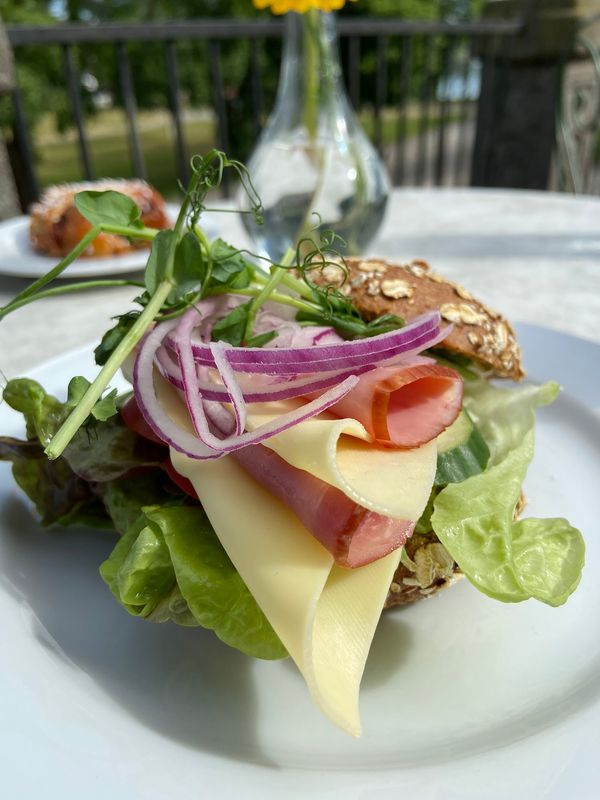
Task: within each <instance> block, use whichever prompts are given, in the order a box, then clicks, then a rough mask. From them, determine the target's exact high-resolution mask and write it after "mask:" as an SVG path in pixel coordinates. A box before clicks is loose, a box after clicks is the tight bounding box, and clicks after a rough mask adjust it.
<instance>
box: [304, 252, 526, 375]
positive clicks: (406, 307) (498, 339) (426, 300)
mask: <svg viewBox="0 0 600 800" xmlns="http://www.w3.org/2000/svg"><path fill="white" fill-rule="evenodd" d="M345 263H346V266H347V268H348V271H347V274H346V272H345V271H344V270H343V269H342V268H339V267H335V266H329V267H325V269H323V270H312V271H311V272H310V273H309V276H310V279H311V280H313V281H314V282H315V283H318V284H319V285H321V286H323V285H332V286H334V287H336V288H337V289H339V291H341V292H342V293H343V294H344V295H346V296H347V297H349V298H350V299H351V300H352V302H353V304H354V305H355V306H356V308H357V309H358V310H359V311H360V313H361V314H362V316H363V317H364V318H365V319H366V320H372V319H375V318H376V317H379V316H381V315H382V314H395V315H396V316H399V317H402V318H403V319H405V320H407V321H410V320H412V319H414V318H415V317H418V316H419V315H420V314H423V313H424V312H426V311H431V310H439V311H440V313H441V315H442V319H443V320H444V321H445V322H448V323H452V325H453V328H452V331H451V332H450V334H449V335H448V336H447V337H446V339H444V341H443V342H442V343H441V344H440V345H439V349H440V350H442V349H443V350H447V351H448V352H450V353H455V354H457V355H460V356H465V357H467V358H469V359H472V360H473V361H475V362H476V363H477V364H479V365H480V366H481V367H483V368H484V369H485V370H489V371H491V372H492V373H493V375H494V376H497V377H503V378H512V379H513V380H517V381H518V380H521V379H522V378H523V377H524V376H525V371H524V369H523V365H522V361H521V349H520V347H519V345H518V343H517V339H516V336H515V332H514V330H513V328H512V326H511V324H510V323H509V322H508V321H507V320H506V319H504V318H503V317H502V316H501V315H500V314H498V313H497V312H495V311H493V310H492V309H490V308H488V307H487V306H485V305H484V304H483V303H482V302H481V301H480V300H477V299H476V298H474V297H473V296H472V295H471V293H470V292H468V291H467V289H465V288H464V287H463V286H461V285H460V284H458V283H454V282H453V281H450V280H448V279H446V278H443V277H442V276H441V275H438V274H437V273H436V272H433V270H432V269H431V268H430V267H429V264H427V262H425V261H411V262H410V263H408V264H398V263H393V262H391V261H386V260H384V259H372V258H371V259H360V258H347V259H345Z"/></svg>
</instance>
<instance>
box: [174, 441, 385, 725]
mask: <svg viewBox="0 0 600 800" xmlns="http://www.w3.org/2000/svg"><path fill="white" fill-rule="evenodd" d="M171 458H172V461H173V466H174V467H175V469H176V470H177V471H178V472H179V473H180V474H181V475H184V476H185V477H186V478H188V480H190V481H191V483H192V484H193V486H194V489H195V490H196V492H197V494H198V496H199V498H200V501H201V502H202V505H203V506H204V509H205V511H206V513H207V515H208V517H209V519H210V521H211V523H212V525H213V527H214V529H215V532H216V534H217V536H218V537H219V539H220V541H221V543H222V545H223V547H224V548H225V550H226V551H227V554H228V555H229V557H230V559H231V560H232V562H233V564H234V566H235V568H236V569H237V570H238V572H239V573H240V575H241V576H242V578H243V580H244V582H245V583H246V585H247V586H248V588H249V589H250V592H251V593H252V594H253V596H254V597H255V599H256V601H257V602H258V604H259V605H260V607H261V608H262V610H263V612H264V614H265V615H266V617H267V618H268V620H269V622H270V623H271V625H272V626H273V628H274V630H275V631H276V632H277V635H278V636H279V638H280V639H281V641H282V642H283V644H284V645H285V647H286V649H287V651H288V653H289V654H290V656H291V657H292V658H293V659H294V661H295V662H296V664H297V666H298V669H299V670H300V672H301V673H302V675H303V676H304V679H305V680H306V683H307V686H308V688H309V691H310V693H311V695H312V697H313V699H314V700H315V702H316V704H317V705H318V706H319V708H320V709H321V710H322V711H323V712H324V713H325V714H326V715H327V716H328V717H329V718H330V719H331V720H332V721H333V722H334V723H335V724H336V725H338V726H339V727H341V728H342V729H343V730H345V731H347V732H348V733H350V734H352V735H353V736H360V717H359V710H358V695H359V687H360V681H361V678H362V674H363V670H364V666H365V661H366V658H367V655H368V652H369V649H370V646H371V641H372V639H373V635H374V633H375V628H376V627H377V623H378V621H379V617H380V615H381V610H382V608H383V604H384V602H385V598H386V595H387V592H388V589H389V586H390V583H391V581H392V577H393V575H394V572H395V570H396V569H397V567H398V563H399V560H400V553H399V551H397V552H395V553H391V554H390V555H389V556H386V557H385V558H383V559H381V560H379V561H376V562H374V563H373V564H369V565H368V566H366V567H361V568H360V569H355V570H348V569H342V568H340V567H337V566H334V562H333V558H332V557H331V556H330V555H329V553H328V552H327V551H326V550H325V549H324V548H323V547H322V546H321V545H320V544H319V543H318V542H317V541H316V540H315V539H314V537H313V536H312V535H311V534H310V533H309V532H308V531H307V530H306V528H304V526H303V525H302V524H301V523H300V521H299V520H298V518H297V517H296V516H295V515H294V514H293V513H292V512H291V511H290V510H289V509H288V508H287V507H286V506H285V505H284V504H283V503H281V502H280V501H279V500H277V499H276V498H274V497H272V496H271V495H270V494H269V493H268V492H267V491H266V490H265V489H263V488H262V487H261V486H259V484H258V483H256V481H254V480H253V479H252V478H251V477H250V476H249V475H248V474H247V473H246V472H244V470H242V469H241V467H239V466H238V464H237V463H236V462H235V461H234V460H233V459H232V458H231V457H230V456H227V457H225V458H222V459H219V460H218V461H210V462H207V461H196V460H193V459H190V458H187V457H186V456H183V455H181V454H180V453H177V452H175V451H173V450H172V451H171Z"/></svg>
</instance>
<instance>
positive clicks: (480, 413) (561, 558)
mask: <svg viewBox="0 0 600 800" xmlns="http://www.w3.org/2000/svg"><path fill="white" fill-rule="evenodd" d="M558 393H559V386H558V385H557V384H555V383H547V384H545V385H543V386H539V387H536V386H526V387H523V388H519V389H498V388H496V387H495V386H493V385H491V384H489V383H488V382H487V381H485V380H476V381H472V382H466V384H465V406H466V408H467V409H468V411H469V413H470V414H471V416H472V418H473V419H474V421H475V423H476V424H477V426H478V428H479V430H480V431H481V433H482V434H483V437H484V438H485V440H486V442H487V444H488V446H489V448H490V453H491V455H490V461H489V464H488V467H487V469H486V470H485V471H484V472H483V473H481V474H480V475H475V476H473V477H471V478H469V479H467V480H466V481H463V482H462V483H459V484H450V485H449V486H447V487H446V488H445V489H443V490H442V491H441V492H440V493H439V494H438V495H437V497H436V498H435V501H434V512H433V514H432V517H431V523H432V527H433V530H434V531H435V533H436V535H437V537H438V538H439V540H440V541H441V542H442V543H443V545H444V546H445V547H446V549H447V550H448V552H449V553H450V555H451V556H452V557H453V558H454V560H455V561H456V563H457V564H458V565H459V566H460V568H461V569H462V571H463V572H464V573H465V575H466V576H467V578H468V579H469V580H470V581H471V583H473V584H474V585H475V586H476V587H477V588H478V589H479V590H480V591H482V592H484V593H485V594H487V595H489V596H490V597H493V598H495V599H497V600H502V601H504V602H519V601H521V600H527V599H529V598H530V597H533V598H536V599H537V600H541V601H542V602H544V603H547V604H549V605H552V606H558V605H561V604H562V603H564V602H565V601H566V600H567V598H568V597H569V595H570V594H571V593H572V592H573V591H574V590H575V588H576V587H577V584H578V583H579V580H580V578H581V571H582V569H583V564H584V554H585V545H584V542H583V538H582V536H581V533H580V532H579V531H578V530H577V529H575V528H573V527H572V526H571V525H570V524H569V523H568V522H567V521H566V520H564V519H524V520H521V521H519V522H515V521H514V512H515V508H516V506H517V503H518V501H519V497H520V493H521V486H522V483H523V480H524V478H525V474H526V472H527V468H528V466H529V463H530V461H531V459H532V457H533V450H534V425H535V410H536V408H537V407H538V406H542V405H546V404H548V403H552V402H553V401H554V400H555V399H556V397H557V395H558Z"/></svg>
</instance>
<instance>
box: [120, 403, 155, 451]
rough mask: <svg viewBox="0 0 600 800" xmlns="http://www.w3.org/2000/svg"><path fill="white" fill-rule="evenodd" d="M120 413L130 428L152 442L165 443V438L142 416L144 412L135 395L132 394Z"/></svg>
mask: <svg viewBox="0 0 600 800" xmlns="http://www.w3.org/2000/svg"><path fill="white" fill-rule="evenodd" d="M119 413H120V414H121V419H122V420H123V422H124V423H125V425H127V427H128V428H131V430H132V431H135V432H136V433H137V434H139V435H140V436H142V437H143V438H144V439H150V441H151V442H156V443H157V444H165V443H164V442H163V440H162V439H161V438H160V437H159V436H157V435H156V434H155V433H154V431H153V430H152V428H151V427H150V425H148V423H147V422H146V420H145V419H144V417H143V416H142V412H141V411H140V407H139V406H138V404H137V400H136V399H135V395H132V396H131V397H130V398H129V400H128V401H127V402H126V403H125V405H124V406H122V407H121V410H120V412H119Z"/></svg>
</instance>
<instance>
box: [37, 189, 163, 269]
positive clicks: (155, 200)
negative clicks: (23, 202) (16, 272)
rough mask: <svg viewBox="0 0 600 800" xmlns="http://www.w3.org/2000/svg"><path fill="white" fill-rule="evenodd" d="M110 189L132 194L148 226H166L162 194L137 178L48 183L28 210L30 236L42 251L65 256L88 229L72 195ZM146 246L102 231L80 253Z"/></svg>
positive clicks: (101, 254)
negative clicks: (49, 184) (57, 184)
mask: <svg viewBox="0 0 600 800" xmlns="http://www.w3.org/2000/svg"><path fill="white" fill-rule="evenodd" d="M108 190H113V191H116V192H121V193H122V194H125V195H127V196H128V197H131V199H132V200H133V201H134V202H135V203H136V204H137V205H138V206H139V208H140V212H141V220H142V222H143V223H144V225H146V227H149V228H158V229H163V228H168V227H169V219H168V216H167V213H166V208H165V201H164V199H163V197H162V196H161V195H160V194H159V192H157V191H156V189H154V188H153V187H152V186H150V185H149V184H147V183H146V182H145V181H140V180H130V181H129V180H103V181H96V182H90V183H70V184H62V185H59V186H51V187H49V188H48V189H46V191H45V192H44V193H43V194H42V197H41V198H40V201H39V202H38V203H35V205H33V206H32V208H31V211H30V224H29V239H30V241H31V244H32V246H33V247H34V249H35V250H37V251H38V252H40V253H43V254H44V255H49V256H56V257H64V256H66V255H67V254H68V253H70V252H71V250H72V249H73V248H74V247H75V246H76V245H77V244H79V242H80V241H81V239H82V238H83V237H84V236H85V235H86V233H87V232H88V231H89V230H90V229H91V227H92V226H91V225H90V223H89V222H88V221H87V220H86V219H84V217H82V216H81V214H80V213H79V211H77V209H76V208H75V205H74V201H75V195H76V194H77V193H78V192H83V191H96V192H103V191H108ZM145 247H148V243H147V242H140V241H135V242H133V241H130V240H129V239H127V238H125V237H124V236H117V235H115V234H112V233H101V234H99V235H98V236H97V237H96V238H95V239H94V241H93V242H92V243H91V244H90V245H89V247H87V248H86V250H85V251H84V253H82V257H83V258H91V257H95V258H98V257H107V256H114V255H121V254H123V253H129V252H132V251H133V250H137V249H140V248H145Z"/></svg>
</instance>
